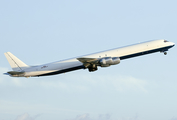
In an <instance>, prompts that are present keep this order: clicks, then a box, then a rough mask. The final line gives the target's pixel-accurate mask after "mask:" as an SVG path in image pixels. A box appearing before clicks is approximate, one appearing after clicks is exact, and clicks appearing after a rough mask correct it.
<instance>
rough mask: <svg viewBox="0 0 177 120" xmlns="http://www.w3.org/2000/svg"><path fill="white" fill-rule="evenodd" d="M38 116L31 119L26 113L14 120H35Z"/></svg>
mask: <svg viewBox="0 0 177 120" xmlns="http://www.w3.org/2000/svg"><path fill="white" fill-rule="evenodd" d="M39 116H40V114H38V115H35V116H33V117H31V116H30V115H29V114H28V113H24V114H22V115H19V116H17V118H16V119H15V120H35V119H36V118H37V117H39Z"/></svg>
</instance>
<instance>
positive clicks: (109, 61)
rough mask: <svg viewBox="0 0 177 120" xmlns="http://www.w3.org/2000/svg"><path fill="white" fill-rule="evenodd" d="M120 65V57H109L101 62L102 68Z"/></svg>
mask: <svg viewBox="0 0 177 120" xmlns="http://www.w3.org/2000/svg"><path fill="white" fill-rule="evenodd" d="M119 63H120V58H119V57H113V58H112V57H109V58H103V59H101V60H100V65H101V67H109V66H110V65H116V64H119Z"/></svg>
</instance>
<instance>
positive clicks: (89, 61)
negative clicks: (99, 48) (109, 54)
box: [77, 58, 100, 68]
mask: <svg viewBox="0 0 177 120" xmlns="http://www.w3.org/2000/svg"><path fill="white" fill-rule="evenodd" d="M77 60H79V61H80V62H82V63H83V64H84V66H85V67H86V68H88V67H89V66H90V65H91V64H97V63H98V61H99V60H100V59H98V58H77Z"/></svg>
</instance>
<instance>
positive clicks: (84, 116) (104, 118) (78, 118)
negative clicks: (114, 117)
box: [67, 113, 111, 120]
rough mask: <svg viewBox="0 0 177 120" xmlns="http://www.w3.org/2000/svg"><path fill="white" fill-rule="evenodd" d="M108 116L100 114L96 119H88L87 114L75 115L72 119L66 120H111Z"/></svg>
mask: <svg viewBox="0 0 177 120" xmlns="http://www.w3.org/2000/svg"><path fill="white" fill-rule="evenodd" d="M110 117H111V116H110V115H109V114H100V115H99V116H98V117H97V118H90V115H89V114H88V113H85V114H82V115H77V116H76V118H74V119H67V120H111V119H110Z"/></svg>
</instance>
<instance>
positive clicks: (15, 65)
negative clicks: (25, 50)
mask: <svg viewBox="0 0 177 120" xmlns="http://www.w3.org/2000/svg"><path fill="white" fill-rule="evenodd" d="M4 54H5V56H6V58H7V60H8V62H9V64H10V66H11V67H12V69H13V70H14V71H20V72H21V71H23V70H24V69H25V68H27V67H29V66H28V65H26V64H25V63H24V62H22V61H21V60H20V59H18V58H17V57H16V56H14V55H13V54H12V53H10V52H6V53H4Z"/></svg>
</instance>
